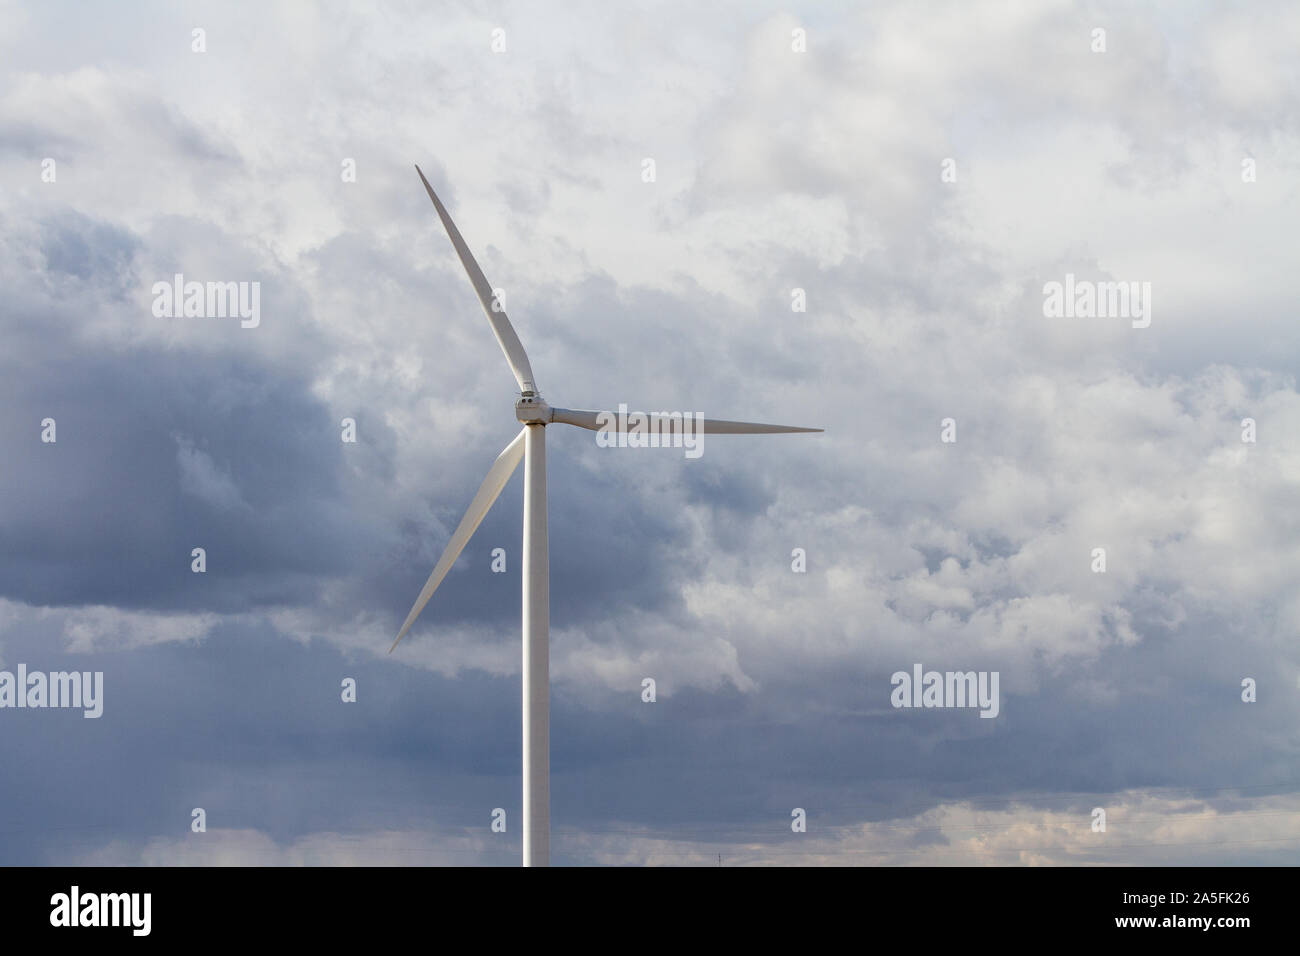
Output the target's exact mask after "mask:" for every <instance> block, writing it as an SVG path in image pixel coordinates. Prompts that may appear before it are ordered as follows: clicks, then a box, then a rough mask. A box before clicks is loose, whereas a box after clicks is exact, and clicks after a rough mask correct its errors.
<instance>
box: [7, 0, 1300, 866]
mask: <svg viewBox="0 0 1300 956" xmlns="http://www.w3.org/2000/svg"><path fill="white" fill-rule="evenodd" d="M545 6H546V7H547V10H545V11H543V10H542V9H540V8H539V5H537V4H528V3H522V2H521V3H474V4H457V5H427V4H417V3H409V4H407V3H386V4H364V5H345V4H341V3H339V4H320V5H317V4H305V3H304V4H298V3H273V4H260V3H233V4H232V3H211V4H197V3H196V4H173V3H162V2H158V3H128V4H114V5H111V6H108V5H104V6H102V7H101V6H83V5H81V4H67V3H49V4H33V3H10V2H4V0H0V64H3V65H2V66H0V290H2V293H3V294H2V295H0V332H2V333H3V348H0V409H2V410H3V414H0V448H2V449H3V456H2V458H0V668H4V669H7V670H9V671H15V670H16V668H17V667H18V665H19V664H24V665H26V667H27V669H28V670H29V671H58V670H67V669H76V670H81V671H102V672H103V674H104V704H103V706H104V710H103V716H102V717H101V718H99V719H98V720H87V719H84V718H83V717H82V715H81V713H80V711H73V710H54V709H44V710H42V709H23V710H17V709H0V763H2V764H3V767H4V768H5V771H4V773H3V774H0V816H2V817H3V823H0V827H2V828H3V831H4V832H3V836H0V862H3V863H8V864H55V863H57V864H73V863H307V864H317V863H399V864H401V863H411V864H433V863H454V864H500V865H509V864H513V863H517V862H518V858H519V850H520V841H519V827H518V820H519V812H520V774H519V762H520V739H519V738H520V732H519V717H520V714H519V708H520V701H519V694H520V673H519V669H520V662H519V604H520V598H519V545H520V534H519V527H520V521H521V512H522V502H521V492H522V472H520V473H518V474H516V476H515V478H514V479H513V480H512V482H511V484H510V485H508V486H507V488H506V491H505V493H504V494H503V495H502V497H501V499H500V500H499V501H498V503H497V505H496V507H495V508H494V510H493V511H492V513H491V514H490V516H489V517H488V519H487V521H486V522H485V523H484V524H483V526H482V527H481V528H480V530H479V532H478V534H477V535H476V536H475V538H474V540H473V541H472V542H471V544H470V546H469V548H468V549H467V550H466V552H465V554H464V556H463V557H462V558H461V560H460V562H459V563H458V565H457V566H456V568H455V569H454V571H453V572H452V574H451V575H450V576H449V578H448V580H447V582H446V583H445V584H444V585H443V587H442V589H441V590H440V591H439V592H438V594H437V595H436V596H435V598H434V599H433V601H432V602H431V603H430V605H429V606H428V608H427V609H426V610H425V612H424V614H423V616H422V617H421V619H420V621H419V623H418V625H417V626H416V628H415V629H414V630H413V631H412V633H411V635H410V636H409V637H408V638H407V640H406V641H405V642H403V644H402V646H401V647H399V649H398V651H397V652H396V653H394V654H393V655H391V656H390V655H388V653H387V651H388V647H389V644H390V643H391V641H392V638H393V636H394V635H395V634H396V631H397V628H398V627H399V626H400V623H401V621H402V619H403V618H404V617H405V615H406V612H407V610H408V609H409V608H410V605H411V602H412V600H413V599H414V597H415V595H416V594H417V593H418V592H419V589H420V587H421V585H422V584H423V582H424V580H425V578H426V576H427V575H428V573H429V571H430V569H431V568H432V566H433V564H434V562H435V561H436V559H437V557H438V555H439V554H440V553H441V550H442V548H443V546H444V544H445V543H446V541H447V539H448V537H449V535H450V533H451V531H452V530H453V529H454V528H455V526H456V523H457V522H458V521H459V519H460V516H461V514H462V513H463V511H464V509H465V507H466V505H467V504H468V502H469V500H470V498H471V497H472V495H473V493H474V491H475V489H476V488H477V487H478V483H479V481H480V480H481V479H482V477H483V475H484V474H485V473H486V471H487V469H488V467H489V466H490V464H491V462H492V461H493V459H494V458H495V456H496V455H497V453H498V452H499V451H500V450H501V448H502V447H504V446H505V445H506V444H507V443H508V442H509V441H510V440H511V438H512V437H513V436H514V435H515V434H516V432H517V431H518V428H519V426H518V424H517V423H516V422H515V421H514V414H513V407H512V405H513V401H514V399H515V391H516V387H515V384H514V382H513V379H512V378H511V376H510V374H509V370H508V368H507V367H506V365H505V362H504V361H503V359H502V356H501V354H500V351H499V349H498V347H497V345H496V344H495V342H494V341H493V339H492V335H491V333H490V330H489V328H488V325H487V322H486V320H485V319H484V317H483V315H482V313H481V311H480V309H479V306H478V303H477V302H476V300H475V298H474V294H473V290H472V288H471V286H470V284H469V282H468V281H467V280H466V278H465V276H464V274H463V272H462V271H461V268H460V266H459V263H458V262H457V261H456V259H455V256H454V254H453V251H452V248H451V245H450V243H449V242H448V241H447V237H446V235H445V234H444V233H443V231H442V229H441V227H440V226H439V224H438V221H437V218H436V216H435V214H434V211H433V209H432V207H431V206H430V204H429V202H428V199H427V197H426V196H425V195H424V192H423V190H422V188H421V186H420V183H419V180H418V178H417V177H416V175H415V172H414V169H413V168H412V166H413V163H417V162H418V163H420V165H421V166H422V168H423V169H424V170H425V172H426V173H427V174H428V175H429V178H430V180H431V182H432V183H433V185H434V187H435V188H436V189H438V190H439V191H440V193H441V195H442V198H443V200H444V201H445V202H446V203H447V205H448V207H449V209H450V211H451V213H452V215H453V216H455V217H456V220H457V222H458V224H459V226H460V228H461V230H462V231H463V232H464V234H465V236H466V238H467V240H468V241H469V243H470V245H471V247H472V248H473V249H474V250H475V252H476V254H477V256H478V258H479V261H480V263H481V264H482V266H483V268H484V270H485V272H486V273H487V275H488V277H489V278H490V279H491V281H492V282H493V284H494V285H496V286H499V287H501V288H502V289H504V290H505V292H506V295H507V306H508V309H509V313H510V316H511V318H512V320H513V322H514V324H515V327H516V328H517V330H518V332H519V335H520V337H521V339H522V340H523V342H524V345H525V346H526V347H527V349H528V351H529V354H530V356H531V359H532V365H533V368H534V370H535V372H536V374H537V379H538V383H539V385H540V387H541V390H542V392H543V394H544V395H545V397H546V398H547V399H548V400H549V401H551V402H552V403H554V404H559V405H565V406H569V407H577V408H602V407H613V406H615V405H617V404H618V403H621V402H624V403H627V404H628V405H629V406H630V407H631V408H633V409H654V410H658V409H677V410H684V411H702V412H704V413H706V414H708V415H711V416H714V417H721V418H738V419H750V420H757V421H777V422H790V423H794V424H804V425H813V426H820V427H824V428H825V429H826V432H825V434H823V435H795V436H783V437H774V438H747V437H728V438H712V439H710V440H708V441H707V442H706V445H705V452H704V454H703V456H702V457H700V458H698V459H687V458H686V457H685V456H684V455H683V454H682V452H681V451H680V450H663V449H660V450H652V449H617V448H600V447H597V445H596V442H595V436H594V435H593V434H592V433H590V432H585V431H579V430H576V429H569V428H561V427H552V428H551V429H549V430H548V435H549V439H550V440H549V442H548V444H549V467H550V524H551V532H550V534H551V587H552V590H551V622H552V631H551V667H552V671H551V672H552V731H551V738H552V739H551V748H552V749H551V754H552V814H553V838H552V859H553V862H555V863H561V864H645V863H678V864H704V865H708V864H713V865H716V864H717V862H718V859H719V856H720V857H721V860H722V862H723V864H724V865H732V864H742V863H778V864H779V863H837V864H909V863H931V864H933V863H938V864H984V863H1049V864H1050V863H1085V864H1126V863H1289V862H1290V863H1293V862H1296V860H1297V859H1298V858H1300V759H1298V758H1300V650H1298V647H1300V645H1298V643H1297V635H1298V634H1300V588H1297V578H1298V576H1300V554H1297V548H1296V542H1297V532H1298V531H1300V516H1298V513H1297V508H1296V502H1297V489H1298V487H1300V395H1297V391H1296V375H1297V371H1298V369H1300V335H1298V334H1297V326H1296V302H1297V301H1298V297H1300V271H1297V269H1296V268H1295V264H1296V258H1297V257H1296V253H1297V244H1296V241H1295V238H1294V235H1295V223H1296V222H1297V214H1298V213H1300V160H1297V156H1298V155H1300V76H1298V74H1300V67H1298V66H1297V63H1298V61H1297V59H1296V57H1295V50H1296V49H1297V48H1300V9H1297V8H1296V6H1295V5H1294V4H1287V3H1280V2H1279V3H1262V2H1261V3H1252V4H1248V5H1242V6H1241V7H1240V8H1238V9H1224V5H1221V4H1217V3H1192V2H1178V3H1156V4H1148V5H1144V6H1142V7H1140V8H1135V7H1134V6H1133V5H1131V4H1124V3H1109V4H1108V3H1097V4H1088V3H1053V2H1033V3H954V4H938V3H932V4H916V3H905V2H903V3H888V4H870V5H868V4H860V3H843V4H838V3H828V4H816V5H812V4H808V5H806V7H807V8H806V9H800V8H799V7H798V6H795V5H782V4H776V3H764V2H745V3H740V2H736V3H729V4H709V5H705V6H704V8H701V6H700V5H699V4H694V3H679V4H673V3H656V4H628V5H619V6H621V7H625V9H620V10H618V11H615V10H614V8H613V7H611V6H610V5H608V4H602V3H596V2H590V3H569V4H563V5H549V4H548V5H545ZM196 29H200V30H202V31H203V33H202V34H201V35H199V38H198V39H196V35H195V33H194V31H195V30H196ZM1099 29H1100V30H1104V35H1100V34H1098V33H1096V32H1095V31H1097V30H1099ZM800 30H802V31H803V33H802V34H799V33H797V32H796V31H800ZM497 31H499V32H497ZM200 39H201V43H200V42H199V40H200ZM196 45H200V46H202V47H203V50H202V51H201V52H200V51H196V49H195V46H196ZM1099 46H1104V50H1102V49H1098V47H1099ZM797 47H803V49H796V48H797ZM646 160H653V169H654V176H653V181H647V178H648V177H647V175H646V169H647V165H646ZM353 168H354V169H355V176H354V177H353V176H349V175H346V173H347V171H348V170H349V169H353ZM176 273H182V274H184V276H185V277H186V278H187V279H190V280H198V281H222V282H254V281H255V282H258V283H260V286H259V288H260V295H261V299H260V308H261V314H260V315H261V318H260V324H259V325H258V326H257V327H256V328H242V327H241V323H240V322H239V320H238V319H229V318H197V317H190V318H184V317H181V318H171V317H158V316H156V315H155V314H154V312H153V310H152V308H151V305H152V302H153V295H152V292H151V289H152V287H153V284H154V283H155V282H159V281H170V280H171V278H172V277H173V276H174V275H175V274H176ZM1067 274H1069V275H1073V276H1074V277H1075V279H1076V281H1079V282H1112V281H1113V282H1126V283H1130V282H1134V283H1139V284H1141V283H1149V284H1150V286H1149V288H1150V289H1151V295H1150V300H1149V301H1150V305H1151V309H1150V324H1149V326H1147V327H1145V328H1137V327H1134V325H1135V323H1134V321H1132V320H1130V318H1128V317H1125V316H1118V317H1117V316H1072V317H1048V316H1046V315H1045V314H1044V312H1045V309H1044V298H1045V297H1044V285H1045V284H1046V283H1050V282H1053V281H1058V282H1063V281H1064V280H1065V277H1066V276H1067ZM796 289H799V290H803V295H804V297H805V298H806V311H796V309H795V308H794V307H793V302H794V298H793V297H794V295H795V293H794V290H796ZM344 418H352V419H354V420H355V422H356V430H357V441H356V442H355V443H345V442H343V441H342V440H341V437H342V436H341V431H342V429H341V422H342V420H343V419H344ZM1247 418H1249V419H1251V420H1253V423H1254V438H1255V440H1254V441H1253V442H1251V441H1243V436H1244V433H1245V429H1244V428H1243V419H1247ZM45 419H53V420H54V421H55V422H56V441H54V442H48V441H42V431H43V426H42V421H43V420H45ZM945 419H952V420H953V424H952V428H953V429H955V438H956V440H955V441H948V442H945V441H943V440H941V439H942V431H943V427H942V425H941V423H942V422H943V421H944V420H945ZM949 437H951V435H950V436H949ZM196 547H202V548H204V549H205V552H206V561H207V569H206V571H205V572H204V573H202V574H196V573H193V572H192V570H191V550H192V549H193V548H196ZM494 548H503V549H505V551H506V556H507V570H506V572H505V573H501V574H498V573H493V572H492V570H491V566H490V565H491V552H492V550H493V549H494ZM796 548H801V549H803V550H804V553H805V554H806V571H805V572H803V573H797V572H796V571H794V570H792V552H793V551H794V549H796ZM1098 548H1104V549H1105V561H1106V564H1105V571H1104V573H1098V572H1097V571H1096V570H1094V569H1095V568H1096V567H1097V559H1096V557H1095V553H1096V552H1095V549H1098ZM918 663H919V664H922V665H923V666H924V667H925V668H926V669H935V670H939V671H950V670H960V671H967V670H977V671H996V672H998V674H999V675H1000V694H1001V699H1000V711H999V713H998V716H997V717H996V718H994V719H981V718H980V717H979V714H978V712H977V711H976V710H972V709H960V708H952V709H938V708H936V709H924V708H921V709H913V708H895V707H893V706H892V705H891V700H890V696H891V690H892V686H891V675H892V674H893V673H894V672H896V671H900V670H904V671H909V672H910V670H911V669H912V667H913V665H914V664H918ZM349 677H350V678H353V679H354V680H355V681H356V686H357V699H356V701H355V703H345V702H343V700H342V699H341V697H342V695H341V691H340V687H341V682H342V681H343V680H344V679H345V678H349ZM647 677H648V678H653V679H654V680H655V681H656V688H657V699H656V701H655V702H654V703H645V702H643V701H642V697H641V688H642V680H643V679H644V678H647ZM1247 678H1250V679H1252V680H1253V681H1254V682H1255V698H1256V699H1255V700H1254V702H1246V701H1243V693H1244V691H1243V681H1244V680H1246V679H1247ZM1247 696H1249V694H1247ZM498 807H500V808H503V809H505V810H506V817H507V831H506V832H505V833H493V832H491V830H490V823H491V814H492V811H493V809H494V808H498ZM195 808H203V810H204V811H205V814H206V824H207V830H206V832H205V833H194V832H192V831H191V819H192V811H193V810H194V809H195ZM793 808H803V809H804V810H805V811H806V814H807V832H806V833H794V832H792V829H791V811H792V809H793ZM1094 808H1103V809H1104V810H1105V811H1106V817H1107V827H1106V831H1105V832H1094V830H1093V827H1092V821H1093V816H1092V811H1093V809H1094Z"/></svg>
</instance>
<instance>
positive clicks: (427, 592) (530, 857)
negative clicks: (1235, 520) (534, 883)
mask: <svg viewBox="0 0 1300 956" xmlns="http://www.w3.org/2000/svg"><path fill="white" fill-rule="evenodd" d="M415 171H416V172H417V173H419V174H420V182H422V183H424V189H425V191H426V192H427V193H428V194H429V198H430V199H432V200H433V208H434V209H436V210H437V211H438V218H439V219H441V220H442V225H443V227H444V228H445V229H446V230H447V235H448V237H450V239H451V244H452V245H453V246H454V247H455V249H456V255H458V256H459V257H460V262H461V265H463V266H464V267H465V271H466V272H467V273H468V274H469V281H470V282H471V283H472V284H473V286H474V291H475V292H477V293H478V300H479V302H480V303H482V305H483V311H484V312H485V313H487V318H488V322H489V323H491V325H492V332H493V333H494V334H495V335H496V337H497V342H498V343H500V345H501V350H502V351H503V352H505V354H506V362H507V363H508V364H509V365H510V371H512V372H513V373H514V376H515V381H516V382H517V383H518V384H519V400H518V401H517V402H515V418H517V419H518V420H519V421H520V422H522V423H523V426H524V427H523V429H522V430H521V431H520V432H519V434H518V435H516V436H515V439H514V441H512V442H511V443H510V444H509V445H507V446H506V447H505V450H504V451H502V452H501V454H500V455H498V456H497V460H496V462H495V463H494V464H493V465H492V467H491V468H490V469H489V470H488V473H487V477H486V478H484V479H483V484H481V485H480V486H479V489H478V493H477V494H475V495H474V500H473V501H471V502H470V505H469V510H468V511H466V512H465V517H463V518H461V519H460V524H459V525H458V526H457V527H456V531H455V532H454V533H453V534H452V536H451V540H450V541H448V542H447V547H446V550H444V551H443V552H442V557H440V558H439V559H438V563H437V564H436V565H435V566H434V568H433V573H432V574H430V575H429V580H428V581H426V582H425V584H424V587H423V588H422V589H421V590H420V596H419V597H417V598H416V599H415V604H414V605H412V607H411V613H410V614H408V615H406V621H405V622H404V623H403V624H402V629H401V631H399V632H398V634H397V640H395V641H393V646H392V647H390V648H389V649H388V652H389V653H390V654H391V653H392V652H393V650H394V649H395V648H396V647H397V645H398V643H399V642H400V641H401V640H402V638H403V637H405V636H406V632H407V631H409V630H410V629H411V625H412V624H414V623H415V619H416V618H417V617H419V615H420V612H421V611H423V610H424V606H425V605H426V604H428V603H429V598H431V597H433V592H434V591H436V590H437V589H438V585H439V584H441V583H442V580H443V578H445V577H446V576H447V572H448V571H450V570H451V566H452V565H453V564H455V563H456V558H458V557H459V556H460V553H461V551H463V550H464V549H465V545H466V544H468V543H469V539H470V537H472V536H473V534H474V531H475V530H476V529H477V528H478V526H479V525H480V524H481V523H482V522H483V519H484V517H486V516H487V513H488V509H490V508H491V507H492V504H493V502H495V501H496V500H497V496H498V495H500V494H501V489H502V488H504V487H505V485H506V482H507V481H509V480H510V476H511V475H512V474H514V471H515V469H516V468H517V467H518V466H519V461H520V459H522V460H523V462H524V559H523V570H522V576H523V730H524V734H523V738H524V739H523V745H524V760H523V788H524V795H523V817H524V826H523V864H524V866H546V865H548V864H549V862H550V857H551V739H550V618H551V614H550V604H551V573H550V562H549V560H548V557H547V542H546V426H547V425H554V424H562V425H576V426H577V427H578V428H586V429H590V430H591V431H601V430H619V431H628V430H629V421H628V416H615V415H614V414H613V413H612V412H594V411H583V410H579V409H571V408H554V407H552V406H550V405H548V404H546V402H545V401H543V400H542V396H541V393H540V392H538V390H537V384H536V380H535V379H534V378H533V369H532V366H530V365H529V364H528V355H527V353H526V352H524V347H523V345H522V344H521V343H520V341H519V336H518V335H516V334H515V330H514V327H513V326H512V325H511V324H510V319H509V318H507V317H506V313H505V310H504V309H503V308H501V305H500V303H498V302H496V301H494V299H493V295H492V286H491V285H490V284H489V283H488V280H487V277H486V276H484V275H483V270H482V269H480V268H479V266H478V263H477V262H475V261H474V256H473V254H472V253H471V252H470V251H469V246H467V245H466V244H465V240H464V238H462V237H461V234H460V230H459V229H457V228H456V224H455V223H454V222H452V221H451V216H450V215H448V214H447V209H446V207H445V206H443V204H442V201H441V200H439V199H438V196H437V194H436V193H435V192H434V191H433V187H432V186H430V185H429V180H427V179H425V178H424V173H423V172H421V171H420V167H419V166H416V167H415ZM659 418H660V416H657V415H650V416H647V419H649V420H651V422H652V424H653V425H654V426H655V427H656V428H658V429H661V430H662V429H663V425H664V423H662V422H659V421H657V420H658V419H659ZM695 423H696V432H697V434H700V433H702V434H708V435H772V434H778V433H782V432H819V431H821V430H822V429H820V428H794V427H791V426H788V425H761V424H758V423H756V422H729V421H722V420H720V419H708V418H705V419H699V418H697V419H696V420H695ZM638 424H639V423H638ZM667 424H668V425H670V426H672V425H676V424H677V422H676V421H675V420H673V421H670V422H668V423H667ZM683 427H684V426H683Z"/></svg>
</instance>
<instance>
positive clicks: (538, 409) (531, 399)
mask: <svg viewBox="0 0 1300 956" xmlns="http://www.w3.org/2000/svg"><path fill="white" fill-rule="evenodd" d="M553 414H554V413H553V412H552V410H551V406H550V405H547V404H546V401H545V400H544V399H543V398H542V396H540V395H538V394H537V393H536V392H524V393H523V394H522V395H520V396H519V401H517V402H515V418H517V419H519V420H520V421H521V422H523V423H524V424H525V425H549V424H550V422H551V416H552V415H553Z"/></svg>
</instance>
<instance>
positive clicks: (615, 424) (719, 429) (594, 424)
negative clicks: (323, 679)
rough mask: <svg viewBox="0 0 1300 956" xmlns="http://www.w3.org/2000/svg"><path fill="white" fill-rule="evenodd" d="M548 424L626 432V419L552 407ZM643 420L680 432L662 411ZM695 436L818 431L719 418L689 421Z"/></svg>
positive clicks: (674, 417) (679, 424)
mask: <svg viewBox="0 0 1300 956" xmlns="http://www.w3.org/2000/svg"><path fill="white" fill-rule="evenodd" d="M551 412H552V417H551V421H552V422H562V423H563V424H565V425H577V426H578V427H579V428H587V429H590V430H591V431H594V432H596V431H601V430H602V429H604V430H607V431H613V432H625V431H627V430H628V420H629V418H630V416H619V415H617V414H615V413H614V412H591V411H586V410H585V409H580V408H552V409H551ZM646 417H647V419H648V420H647V423H646V425H645V426H644V428H645V430H647V431H648V430H650V429H653V430H655V431H659V432H660V434H662V433H663V431H664V429H666V428H669V427H671V428H674V429H677V430H679V431H680V430H681V429H682V428H683V421H682V418H683V417H685V416H678V415H669V414H668V413H666V412H651V413H650V414H649V415H647V416H646ZM689 421H690V422H691V428H693V430H694V433H695V434H700V433H703V434H705V435H783V434H787V433H790V432H819V431H822V429H820V428H799V427H797V426H795V425H764V424H761V423H759V422H729V421H724V420H723V419H721V418H705V419H696V418H694V417H693V416H692V417H690V418H689Z"/></svg>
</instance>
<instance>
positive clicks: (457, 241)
mask: <svg viewBox="0 0 1300 956" xmlns="http://www.w3.org/2000/svg"><path fill="white" fill-rule="evenodd" d="M415 171H416V172H417V173H419V174H420V182H422V183H424V189H425V191H426V192H427V193H428V194H429V198H430V199H432V200H433V208H434V209H436V210H438V218H439V219H441V220H442V225H443V228H444V229H446V230H447V235H448V236H449V237H450V238H451V244H452V245H453V246H455V247H456V255H458V256H460V264H461V265H463V266H464V267H465V271H466V272H467V273H469V281H470V282H472V283H473V284H474V291H475V292H477V293H478V300H479V302H481V303H482V304H483V311H484V312H486V313H487V317H488V321H489V322H491V323H492V331H493V332H495V333H496V337H497V341H498V342H499V343H500V344H501V351H503V352H505V353H506V361H507V362H509V363H510V371H512V372H514V373H515V381H517V382H518V383H519V390H520V391H523V392H535V391H537V385H536V384H535V383H534V382H533V369H532V366H531V365H529V364H528V353H527V352H525V351H524V346H523V343H521V342H520V341H519V336H518V335H516V334H515V329H514V326H512V325H511V324H510V319H509V318H507V317H506V311H505V309H503V308H501V307H500V306H496V307H494V306H493V303H492V285H491V283H489V282H488V280H487V276H485V275H483V270H482V269H480V268H479V267H478V263H477V262H475V261H474V255H473V253H471V252H470V251H469V246H467V245H466V244H465V240H464V238H463V237H462V236H461V234H460V230H459V229H457V228H456V224H455V223H454V222H452V221H451V216H449V215H448V214H447V209H446V207H445V206H443V204H442V201H441V200H439V199H438V196H437V194H435V193H434V191H433V187H432V186H430V185H429V180H427V179H425V178H424V173H423V172H421V170H420V167H419V166H416V167H415Z"/></svg>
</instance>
